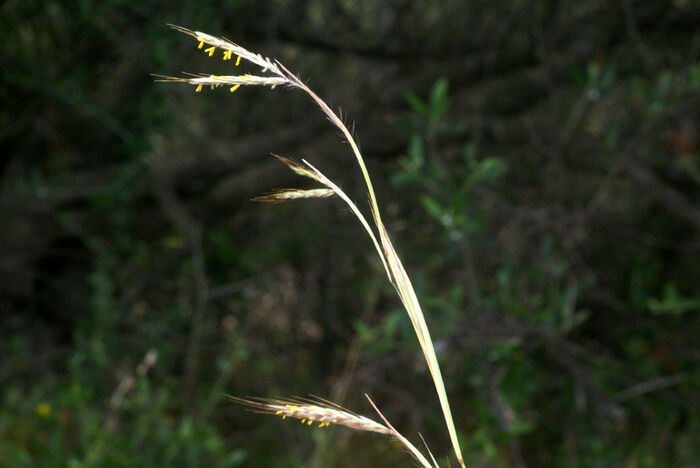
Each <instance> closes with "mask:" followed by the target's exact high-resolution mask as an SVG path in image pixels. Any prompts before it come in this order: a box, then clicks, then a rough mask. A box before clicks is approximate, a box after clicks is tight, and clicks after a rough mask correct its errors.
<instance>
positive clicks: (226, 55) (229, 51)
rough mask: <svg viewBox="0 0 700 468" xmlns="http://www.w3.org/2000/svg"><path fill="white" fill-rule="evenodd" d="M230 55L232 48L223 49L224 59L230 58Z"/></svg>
mask: <svg viewBox="0 0 700 468" xmlns="http://www.w3.org/2000/svg"><path fill="white" fill-rule="evenodd" d="M231 55H233V51H232V50H225V51H224V60H231Z"/></svg>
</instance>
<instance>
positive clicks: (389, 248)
mask: <svg viewBox="0 0 700 468" xmlns="http://www.w3.org/2000/svg"><path fill="white" fill-rule="evenodd" d="M170 26H171V27H172V28H173V29H176V30H177V31H180V32H182V33H184V34H187V35H190V36H192V37H193V38H195V39H196V40H197V41H198V48H199V49H202V50H203V52H204V53H206V54H208V55H209V56H211V57H213V56H214V54H216V53H217V52H218V51H221V52H222V58H223V60H225V61H227V60H234V56H235V65H236V66H237V65H238V64H239V63H240V62H241V60H246V61H248V62H250V63H252V64H254V65H257V66H258V67H260V69H261V73H263V75H226V76H221V75H207V74H194V75H186V76H183V77H171V76H161V75H157V78H158V79H159V80H160V81H165V82H175V83H188V84H190V85H193V86H195V91H196V92H200V91H202V89H203V88H204V87H207V86H209V87H211V88H212V89H214V88H218V87H221V86H226V87H228V88H229V90H230V91H231V92H234V91H236V90H237V89H238V88H240V87H241V86H268V87H270V88H274V87H276V86H285V87H288V88H294V89H300V90H301V91H303V92H304V93H306V94H307V95H308V96H309V97H311V99H312V100H313V101H314V102H315V103H316V104H317V105H318V106H319V107H320V108H321V110H322V111H323V112H324V113H325V115H326V116H327V117H328V119H329V120H330V121H331V123H332V124H333V125H334V126H335V127H337V128H338V129H339V130H340V132H341V133H342V134H343V136H344V138H345V139H346V141H347V142H348V143H349V145H350V147H351V149H352V152H353V155H354V156H355V158H356V160H357V163H358V165H359V167H360V170H361V172H362V176H363V178H364V182H365V186H366V189H367V196H368V198H369V203H370V211H371V215H372V217H371V219H372V224H370V222H369V221H368V220H367V218H366V217H365V215H364V214H362V212H361V211H360V209H359V208H358V207H357V205H356V203H354V202H353V201H352V200H351V199H350V197H348V195H347V194H346V193H345V192H343V190H342V189H341V188H340V187H339V186H338V185H337V184H336V183H334V182H333V181H332V180H330V179H329V178H328V177H326V176H325V175H324V174H323V173H322V172H321V171H320V170H319V169H318V168H316V167H315V166H314V165H312V164H311V163H309V162H308V161H306V160H302V161H301V162H297V161H293V160H291V159H288V158H284V157H282V156H277V155H274V156H275V157H277V158H278V159H279V160H280V161H281V162H282V163H284V164H286V165H287V166H288V167H289V168H290V169H291V170H292V171H294V172H295V173H297V174H299V175H300V176H303V177H307V178H310V179H313V180H315V181H316V182H317V183H319V184H320V185H321V187H319V188H316V189H311V190H301V189H284V190H279V191H275V192H272V193H268V194H265V195H262V196H260V197H257V198H254V200H257V201H274V202H279V201H285V200H291V199H299V198H319V197H330V196H334V195H337V196H338V197H339V198H340V199H341V200H343V202H345V204H347V206H348V207H349V208H350V210H351V211H352V213H353V214H354V215H355V216H356V217H357V219H358V220H359V221H360V223H361V224H362V226H363V227H364V229H365V231H366V232H367V234H368V235H369V237H370V239H371V240H372V243H373V245H374V248H375V249H376V251H377V254H378V256H379V258H380V260H381V262H382V265H383V266H384V269H385V271H386V274H387V278H388V280H389V282H390V283H391V285H392V286H393V287H394V289H395V290H396V292H397V294H398V296H399V298H400V300H401V302H402V304H403V306H404V309H405V310H406V313H407V314H408V317H409V319H410V321H411V324H412V326H413V329H414V331H415V333H416V337H417V338H418V342H419V344H420V347H421V350H422V352H423V356H424V357H425V360H426V363H427V365H428V369H429V370H430V374H431V376H432V379H433V382H434V384H435V389H436V392H437V395H438V399H439V401H440V405H441V408H442V413H443V416H444V419H445V425H446V427H447V431H448V433H449V437H450V440H451V443H452V447H453V450H454V454H455V456H456V458H457V461H458V462H459V464H460V466H463V467H464V466H465V464H464V461H463V457H462V452H461V449H460V446H459V441H458V439H457V432H456V429H455V426H454V422H453V418H452V411H451V409H450V404H449V400H448V398H447V393H446V391H445V384H444V381H443V378H442V373H441V371H440V366H439V364H438V361H437V357H436V355H435V349H434V347H433V342H432V339H431V337H430V332H429V330H428V326H427V324H426V321H425V316H424V314H423V311H422V309H421V306H420V303H419V302H418V298H417V296H416V293H415V291H414V289H413V286H412V284H411V280H410V278H409V276H408V274H407V273H406V270H405V268H404V267H403V264H402V262H401V259H400V258H399V256H398V254H397V253H396V250H395V248H394V246H393V244H392V242H391V239H390V237H389V233H388V232H387V229H386V227H385V225H384V223H383V221H382V217H381V214H380V210H379V204H378V202H377V197H376V195H375V192H374V188H373V185H372V181H371V178H370V175H369V172H368V171H367V167H366V165H365V161H364V158H363V156H362V153H361V152H360V149H359V147H358V145H357V142H356V141H355V139H354V138H353V135H352V133H351V132H350V130H349V129H348V128H347V127H346V125H345V124H344V123H343V121H342V120H341V119H340V118H339V117H338V115H336V113H335V112H333V110H332V109H331V108H330V107H329V106H328V105H327V104H326V103H325V102H324V101H323V100H322V99H321V98H320V97H319V96H318V95H316V93H314V92H313V91H312V90H311V89H310V88H309V87H308V86H306V84H304V83H303V82H302V81H301V80H300V79H299V78H297V77H296V76H295V75H294V74H293V73H291V72H290V71H289V70H288V69H287V68H286V67H285V66H284V65H282V64H281V63H280V62H279V61H277V60H271V59H269V58H267V57H263V56H262V55H260V54H256V53H254V52H251V51H249V50H247V49H245V48H244V47H241V46H240V45H238V44H235V43H233V42H231V41H229V40H227V39H224V38H221V37H215V36H211V35H209V34H206V33H203V32H200V31H193V30H190V29H187V28H183V27H181V26H175V25H170ZM367 398H368V399H369V397H367ZM233 400H234V401H236V402H238V403H241V404H244V405H246V406H249V407H251V408H253V409H254V410H256V411H260V412H262V413H269V414H276V415H279V416H282V417H283V418H287V417H290V418H295V419H299V420H301V421H302V422H303V423H306V424H309V425H312V424H313V423H314V422H317V423H318V425H319V426H327V425H330V424H336V425H342V426H346V427H350V428H352V429H356V430H363V431H369V432H377V433H380V434H385V435H389V436H391V437H394V438H396V439H397V440H398V441H399V442H401V443H402V444H403V445H404V446H405V447H406V448H407V449H408V451H409V452H410V453H411V454H412V455H413V456H414V457H415V458H416V460H417V461H418V462H419V463H420V464H421V465H422V466H424V467H431V466H433V467H437V466H438V465H437V462H436V461H435V459H434V458H433V457H432V454H431V455H430V456H431V461H430V462H429V461H428V459H427V458H426V457H425V456H424V455H423V454H422V453H421V452H420V451H419V450H418V449H417V448H416V447H415V446H414V445H413V444H411V443H410V442H409V441H408V440H407V439H406V438H405V437H404V436H403V435H401V434H400V433H399V432H398V431H397V430H396V429H395V428H394V427H393V426H391V424H390V423H389V422H388V420H387V419H386V418H385V417H384V416H383V415H382V413H381V412H380V411H379V409H378V408H377V407H376V406H375V405H374V403H373V402H372V400H369V401H370V403H371V404H372V406H373V407H374V409H375V410H376V411H377V413H378V414H379V416H380V417H381V419H382V421H383V422H384V424H380V423H378V422H375V421H373V420H371V419H369V418H366V417H364V416H359V415H357V414H355V413H352V412H350V411H348V410H346V409H344V408H341V407H339V406H337V405H335V404H333V403H331V402H328V401H325V400H319V399H310V400H307V399H290V400H269V399H259V398H253V399H240V398H235V397H234V398H233Z"/></svg>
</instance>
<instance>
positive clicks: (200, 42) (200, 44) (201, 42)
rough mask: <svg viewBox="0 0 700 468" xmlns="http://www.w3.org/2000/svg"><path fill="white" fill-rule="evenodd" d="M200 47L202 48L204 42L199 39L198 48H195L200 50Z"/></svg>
mask: <svg viewBox="0 0 700 468" xmlns="http://www.w3.org/2000/svg"><path fill="white" fill-rule="evenodd" d="M202 47H204V41H203V40H201V39H200V40H199V47H197V48H198V49H201V48H202Z"/></svg>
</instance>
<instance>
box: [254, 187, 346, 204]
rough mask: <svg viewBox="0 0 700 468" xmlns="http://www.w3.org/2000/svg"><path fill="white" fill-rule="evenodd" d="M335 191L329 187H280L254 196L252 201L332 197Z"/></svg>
mask: <svg viewBox="0 0 700 468" xmlns="http://www.w3.org/2000/svg"><path fill="white" fill-rule="evenodd" d="M333 195H335V192H333V190H331V189H325V188H320V189H309V190H301V189H282V190H276V191H274V192H270V193H266V194H263V195H260V196H257V197H255V198H252V201H256V202H283V201H287V200H298V199H300V198H326V197H332V196H333Z"/></svg>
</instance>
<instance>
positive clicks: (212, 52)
mask: <svg viewBox="0 0 700 468" xmlns="http://www.w3.org/2000/svg"><path fill="white" fill-rule="evenodd" d="M215 50H216V47H214V46H211V47H209V48H208V49H204V52H206V53H208V54H209V57H211V56H212V55H214V51H215Z"/></svg>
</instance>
